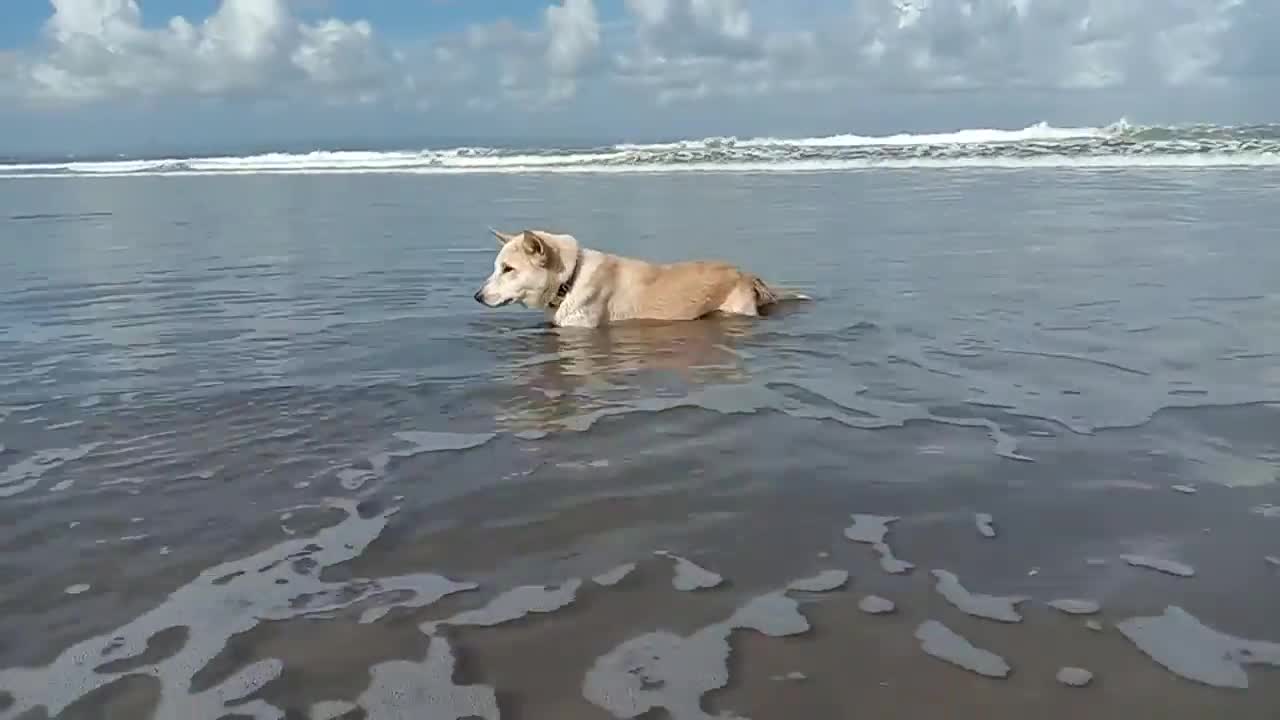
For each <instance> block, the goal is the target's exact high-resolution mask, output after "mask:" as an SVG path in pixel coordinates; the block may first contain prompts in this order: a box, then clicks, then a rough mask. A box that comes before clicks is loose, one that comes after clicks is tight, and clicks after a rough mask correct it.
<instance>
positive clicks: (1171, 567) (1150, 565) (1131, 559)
mask: <svg viewBox="0 0 1280 720" xmlns="http://www.w3.org/2000/svg"><path fill="white" fill-rule="evenodd" d="M1120 559H1121V560H1124V561H1125V562H1127V563H1129V564H1130V565H1132V566H1134V567H1140V568H1147V569H1149V570H1158V571H1160V572H1162V573H1166V574H1168V575H1177V576H1178V577H1192V576H1193V575H1195V574H1196V571H1195V569H1194V568H1192V567H1191V566H1190V565H1187V564H1185V563H1180V562H1178V561H1177V560H1166V559H1164V558H1157V557H1150V556H1147V555H1121V556H1120Z"/></svg>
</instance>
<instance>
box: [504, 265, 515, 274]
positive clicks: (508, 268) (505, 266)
mask: <svg viewBox="0 0 1280 720" xmlns="http://www.w3.org/2000/svg"><path fill="white" fill-rule="evenodd" d="M512 270H515V268H513V267H511V266H510V265H503V266H502V272H503V273H504V274H505V273H509V272H511V271H512Z"/></svg>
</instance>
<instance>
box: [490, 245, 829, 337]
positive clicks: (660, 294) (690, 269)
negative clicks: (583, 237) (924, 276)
mask: <svg viewBox="0 0 1280 720" xmlns="http://www.w3.org/2000/svg"><path fill="white" fill-rule="evenodd" d="M490 231H491V232H492V233H493V234H494V236H495V237H497V238H498V241H499V244H500V245H501V246H502V249H501V250H499V251H498V256H497V258H496V259H494V262H493V274H492V275H490V276H489V279H488V280H486V281H485V283H484V286H483V287H481V288H480V290H479V292H477V293H476V294H475V299H476V302H479V303H482V304H484V305H487V306H488V307H502V306H503V305H509V304H511V303H513V302H518V303H520V304H522V305H524V306H525V307H528V308H532V309H538V310H545V311H546V312H547V316H548V319H549V320H550V321H551V323H552V324H553V325H556V326H558V327H599V326H601V325H607V324H611V323H617V322H622V321H625V320H694V319H697V318H700V317H703V316H705V315H709V314H711V313H713V312H717V311H718V312H722V313H727V314H732V315H748V316H755V315H759V314H760V311H761V309H762V308H764V307H767V306H769V305H772V304H774V303H776V302H778V301H779V300H784V299H805V300H807V299H808V298H806V297H805V296H803V295H797V294H791V295H787V296H785V297H784V296H783V295H782V294H780V293H779V292H778V291H777V290H775V289H773V288H771V287H769V286H768V285H767V284H765V282H764V281H763V280H761V279H760V278H759V277H757V276H755V275H752V274H751V273H748V272H744V271H742V270H740V269H738V268H737V267H735V266H733V265H730V264H728V263H723V262H712V261H704V260H699V261H686V262H678V263H671V264H663V265H659V264H655V263H650V262H646V261H644V260H637V259H635V258H628V257H622V256H619V255H612V254H609V253H604V252H600V251H597V250H591V249H589V248H584V247H582V246H580V245H579V244H578V240H577V239H576V238H574V237H573V236H572V235H565V234H560V233H550V232H545V231H542V230H525V231H523V232H521V233H519V234H515V235H508V234H506V233H502V232H499V231H497V230H493V229H492V228H491V229H490Z"/></svg>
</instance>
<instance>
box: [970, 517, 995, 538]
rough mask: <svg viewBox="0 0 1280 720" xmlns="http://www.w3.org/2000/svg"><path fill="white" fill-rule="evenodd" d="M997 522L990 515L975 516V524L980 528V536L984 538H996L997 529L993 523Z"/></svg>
mask: <svg viewBox="0 0 1280 720" xmlns="http://www.w3.org/2000/svg"><path fill="white" fill-rule="evenodd" d="M994 521H995V519H994V518H992V517H991V515H990V514H989V513H977V514H975V515H974V516H973V522H974V524H975V525H977V527H978V534H980V535H982V537H984V538H993V537H995V536H996V529H995V526H994V525H992V523H993V522H994Z"/></svg>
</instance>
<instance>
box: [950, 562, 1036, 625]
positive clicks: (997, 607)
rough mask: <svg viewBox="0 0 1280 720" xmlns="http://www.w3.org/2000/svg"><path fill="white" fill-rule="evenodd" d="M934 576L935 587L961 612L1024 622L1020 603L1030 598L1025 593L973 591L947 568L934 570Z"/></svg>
mask: <svg viewBox="0 0 1280 720" xmlns="http://www.w3.org/2000/svg"><path fill="white" fill-rule="evenodd" d="M932 572H933V576H934V577H935V578H937V579H938V582H937V584H936V585H935V586H934V588H935V589H936V590H937V591H938V593H939V594H940V595H942V597H944V598H946V599H947V602H949V603H951V604H952V605H954V606H955V607H956V608H957V609H958V610H960V611H961V612H963V613H965V614H968V615H972V616H974V617H980V618H986V619H988V620H996V621H998V622H1006V623H1016V622H1022V615H1020V614H1019V613H1018V610H1017V607H1018V604H1019V603H1022V602H1025V601H1026V600H1027V599H1028V598H1027V597H1026V596H1023V595H1012V596H1000V595H982V594H980V593H971V592H969V591H968V590H966V589H965V588H964V586H963V585H961V584H960V578H959V577H957V576H956V575H955V574H954V573H951V572H948V571H946V570H934V571H932Z"/></svg>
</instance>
